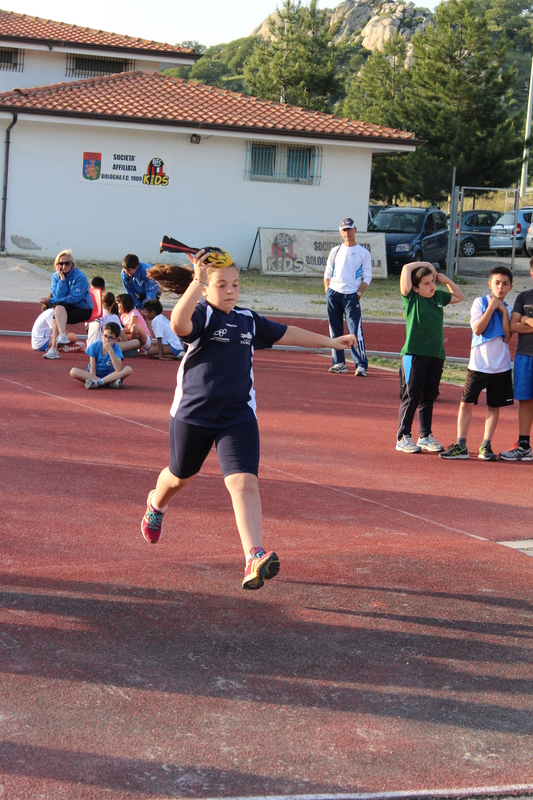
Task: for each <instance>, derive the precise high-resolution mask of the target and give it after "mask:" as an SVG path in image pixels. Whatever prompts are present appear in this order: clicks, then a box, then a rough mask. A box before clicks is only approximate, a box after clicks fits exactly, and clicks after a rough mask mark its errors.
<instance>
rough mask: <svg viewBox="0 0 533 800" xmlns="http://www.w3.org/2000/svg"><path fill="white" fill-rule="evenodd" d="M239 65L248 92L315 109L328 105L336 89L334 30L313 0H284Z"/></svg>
mask: <svg viewBox="0 0 533 800" xmlns="http://www.w3.org/2000/svg"><path fill="white" fill-rule="evenodd" d="M269 34H270V38H269V39H260V40H259V41H258V42H257V45H256V47H255V49H254V51H253V53H252V55H251V56H250V58H248V60H247V61H246V62H245V64H244V76H245V79H246V83H247V85H248V89H249V91H250V94H253V95H255V96H256V97H262V98H264V99H266V100H277V101H278V102H282V103H290V104H291V105H300V106H305V107H306V108H312V109H315V110H325V109H327V108H329V107H331V104H332V102H333V98H334V95H335V92H336V90H337V78H336V70H335V58H334V47H333V34H334V31H333V29H332V28H331V27H330V24H329V16H328V13H327V12H326V11H319V10H318V8H317V0H310V3H309V6H302V4H301V2H300V0H283V4H282V6H281V8H279V9H278V11H277V13H276V15H275V16H273V17H271V18H270V20H269Z"/></svg>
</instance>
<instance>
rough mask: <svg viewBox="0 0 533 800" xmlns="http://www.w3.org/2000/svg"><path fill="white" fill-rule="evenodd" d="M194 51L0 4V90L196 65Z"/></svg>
mask: <svg viewBox="0 0 533 800" xmlns="http://www.w3.org/2000/svg"><path fill="white" fill-rule="evenodd" d="M198 58H200V56H199V55H197V54H196V53H194V51H192V50H188V49H186V48H181V47H174V46H172V45H170V44H164V43H161V42H150V41H148V40H146V39H134V38H132V37H131V36H121V35H119V34H116V33H107V32H106V31H97V30H93V29H92V28H82V27H81V26H79V25H67V24H66V23H64V22H54V21H53V20H49V19H48V20H47V19H40V18H39V17H30V16H28V15H27V14H15V13H14V12H13V11H2V10H1V9H0V92H3V91H9V90H10V89H14V88H15V87H16V86H44V85H45V84H50V83H60V82H61V81H72V80H79V79H80V78H92V77H96V76H98V75H110V74H112V73H116V72H128V71H131V70H143V71H145V72H159V71H160V70H163V69H171V68H172V67H179V66H183V65H184V64H194V62H195V61H196V60H197V59H198Z"/></svg>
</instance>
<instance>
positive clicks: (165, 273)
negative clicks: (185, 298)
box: [146, 264, 238, 294]
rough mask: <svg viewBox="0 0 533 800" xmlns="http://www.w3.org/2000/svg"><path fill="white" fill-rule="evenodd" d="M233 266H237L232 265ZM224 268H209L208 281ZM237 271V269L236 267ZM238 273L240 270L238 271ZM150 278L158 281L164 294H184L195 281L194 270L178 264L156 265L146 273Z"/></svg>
mask: <svg viewBox="0 0 533 800" xmlns="http://www.w3.org/2000/svg"><path fill="white" fill-rule="evenodd" d="M231 266H235V265H234V264H232V265H231ZM219 269H224V267H208V268H207V281H208V282H209V279H210V278H211V275H212V274H213V273H214V272H217V271H218V270H219ZM235 269H237V267H235ZM237 272H238V270H237ZM146 274H147V275H148V277H149V278H151V279H152V280H154V281H156V283H157V284H158V285H159V286H160V288H161V289H162V291H163V292H172V293H173V294H183V292H184V291H185V289H186V288H187V287H188V286H189V284H190V283H192V281H193V280H194V270H193V269H191V268H190V267H185V266H179V265H178V264H154V266H153V267H150V269H149V270H147V271H146Z"/></svg>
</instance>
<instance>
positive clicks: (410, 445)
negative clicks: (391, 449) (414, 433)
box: [396, 436, 422, 453]
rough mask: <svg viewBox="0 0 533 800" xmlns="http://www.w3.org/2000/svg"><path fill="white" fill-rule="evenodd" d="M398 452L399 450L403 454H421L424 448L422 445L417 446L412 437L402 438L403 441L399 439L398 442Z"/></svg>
mask: <svg viewBox="0 0 533 800" xmlns="http://www.w3.org/2000/svg"><path fill="white" fill-rule="evenodd" d="M396 450H399V451H400V452H401V453H421V452H422V448H421V447H420V445H418V444H415V443H414V442H413V440H412V439H411V437H410V436H402V438H401V439H398V441H397V442H396Z"/></svg>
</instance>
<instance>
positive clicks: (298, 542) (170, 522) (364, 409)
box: [0, 304, 533, 800]
mask: <svg viewBox="0 0 533 800" xmlns="http://www.w3.org/2000/svg"><path fill="white" fill-rule="evenodd" d="M15 305H17V306H19V305H20V307H21V308H22V304H0V311H1V313H2V324H1V325H0V327H2V328H6V327H12V328H17V329H24V328H25V329H28V327H27V326H23V325H21V326H19V325H8V322H9V321H10V320H11V319H12V317H13V315H15V316H16V317H17V318H18V316H19V314H18V312H17V309H16V308H15V309H13V306H15ZM307 323H308V321H307V320H303V321H302V325H303V326H305V325H306V324H307ZM369 346H372V345H371V344H369ZM376 349H381V348H376ZM383 349H390V348H389V347H387V348H383ZM458 355H463V353H458ZM85 363H86V357H85V356H83V355H78V354H74V355H66V356H63V357H62V358H61V359H60V360H58V361H52V362H50V363H45V362H43V361H42V358H41V356H40V355H39V354H35V353H32V352H31V350H30V349H29V342H28V340H27V339H22V338H15V337H1V339H0V387H1V393H0V402H1V406H2V409H1V416H0V425H1V427H2V435H1V437H0V477H1V482H0V486H1V491H2V518H3V533H4V535H3V537H2V544H1V548H2V549H1V552H2V560H1V567H0V569H1V572H2V590H1V591H2V603H1V607H0V615H1V628H0V654H1V664H2V667H1V669H2V682H1V688H0V697H1V706H0V715H1V719H2V737H1V738H2V743H1V745H0V775H1V778H0V786H1V787H2V788H3V794H1V795H0V796H2V797H5V798H9V799H10V800H14V799H16V800H19V798H20V800H23V799H24V800H25V799H26V798H37V797H38V798H43V800H57V799H58V798H61V799H62V798H68V800H86V799H88V798H91V800H93V799H94V800H100V798H103V797H105V798H111V799H112V800H119V798H120V800H124V799H125V798H138V799H139V800H144V798H150V799H152V800H153V799H154V798H175V797H234V796H237V795H239V796H241V797H242V796H250V795H253V796H257V795H294V794H305V795H312V794H317V793H320V794H325V795H328V796H333V795H335V794H337V793H348V794H352V795H353V794H358V793H361V792H371V793H372V792H376V793H379V792H393V793H394V792H398V791H412V792H414V793H416V792H420V791H423V790H437V789H449V790H453V789H459V788H465V789H472V788H474V787H477V788H479V789H483V788H484V787H489V786H491V787H495V786H496V787H497V786H499V787H507V786H509V785H517V784H520V785H526V786H529V789H528V790H526V789H523V791H524V792H526V791H529V792H532V793H533V767H532V766H531V765H532V763H533V735H532V734H533V713H532V712H533V708H532V706H533V702H532V693H531V680H532V678H533V649H532V641H533V624H532V619H533V617H532V610H533V581H532V578H533V559H532V558H530V557H528V556H527V555H526V554H524V553H521V552H517V551H515V550H512V549H510V548H507V547H504V546H502V545H499V544H497V542H499V541H501V540H511V539H514V540H521V539H530V538H533V537H532V536H531V499H532V498H531V484H532V477H533V472H532V470H533V463H529V464H503V463H497V464H490V463H483V462H480V461H478V460H477V459H474V458H471V459H470V460H469V461H467V462H459V463H457V462H452V463H449V462H448V463H447V462H443V461H442V460H441V459H438V458H437V457H435V456H434V455H425V454H424V455H419V456H418V455H417V456H406V455H403V454H401V453H396V452H395V450H394V439H395V429H396V415H397V405H398V379H397V375H395V374H394V373H391V372H387V371H380V370H376V369H372V368H371V369H370V371H369V377H368V378H367V379H366V380H365V379H357V380H356V379H355V378H354V377H353V376H352V375H349V376H343V375H340V376H336V375H329V374H328V373H327V366H328V364H329V361H328V359H326V358H324V357H320V356H317V355H312V354H306V353H302V354H295V353H284V352H271V351H263V352H260V353H258V354H257V355H256V359H255V374H256V388H257V394H258V405H259V422H260V430H261V437H262V438H261V441H262V462H261V463H262V466H261V473H260V480H261V493H262V500H263V508H264V517H265V541H266V543H267V544H268V545H270V546H271V547H272V546H273V547H275V549H276V550H277V551H278V553H279V554H280V557H281V562H282V567H281V573H280V575H279V577H278V578H277V579H276V580H274V581H271V582H270V583H267V584H266V585H265V587H264V588H263V589H261V590H260V591H259V592H247V593H245V592H243V591H242V590H241V588H240V581H241V577H242V554H241V552H240V545H239V542H238V536H237V533H236V530H235V525H234V521H233V516H232V513H231V508H230V503H229V498H228V495H227V494H226V491H225V489H224V486H223V483H222V480H221V478H220V474H219V470H218V464H217V462H216V458H215V457H214V456H213V455H211V456H210V457H209V459H208V461H207V462H206V465H205V468H204V469H203V470H202V473H201V474H200V476H199V477H198V479H197V480H196V482H195V483H194V484H193V485H192V486H191V487H189V488H188V489H187V490H186V493H184V494H183V495H182V496H181V498H180V499H178V500H177V501H175V502H174V504H173V505H172V507H171V509H170V511H169V512H168V515H167V517H166V518H165V530H164V534H163V538H162V540H161V542H160V544H158V545H157V546H149V545H148V544H146V543H145V542H144V541H143V539H142V537H141V534H140V530H139V521H140V517H141V516H142V513H143V511H144V502H145V497H146V494H147V492H148V490H149V489H150V488H151V487H152V486H153V484H154V480H155V478H156V476H157V474H158V472H159V470H160V468H161V467H162V466H164V464H165V463H166V459H167V420H168V409H169V406H170V403H171V399H172V393H173V388H174V384H175V372H176V365H175V364H173V363H167V362H165V363H161V364H160V363H157V362H148V361H147V360H143V359H136V360H134V361H131V362H130V363H131V364H132V366H133V369H134V374H133V376H132V378H131V379H130V380H129V381H127V382H126V386H125V388H124V389H123V390H122V391H121V392H116V391H113V390H111V389H108V390H100V391H96V392H87V391H85V389H84V388H83V386H82V385H81V384H76V383H75V382H74V381H72V380H71V379H70V378H69V377H68V369H69V368H70V367H71V366H73V365H76V366H82V365H85ZM460 391H461V390H460V389H459V388H457V387H452V386H447V385H443V386H442V393H441V396H440V398H439V400H438V402H437V404H436V408H435V418H434V421H435V424H434V431H435V434H436V435H437V437H438V438H440V439H441V440H442V441H443V443H445V444H448V443H449V442H451V441H452V440H453V438H454V433H455V419H456V413H457V405H458V402H459V398H460ZM483 402H484V401H483ZM483 416H484V412H483V407H480V408H479V409H476V412H475V413H474V422H473V426H472V433H471V437H470V443H471V445H472V447H473V446H474V445H477V444H479V439H480V436H481V432H482V418H483ZM516 425H517V411H516V408H514V409H505V410H504V411H503V412H502V419H501V422H500V426H499V428H498V430H497V432H496V437H495V442H494V444H495V448H496V449H505V448H507V447H509V446H511V444H512V442H513V441H514V438H515V437H516Z"/></svg>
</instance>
